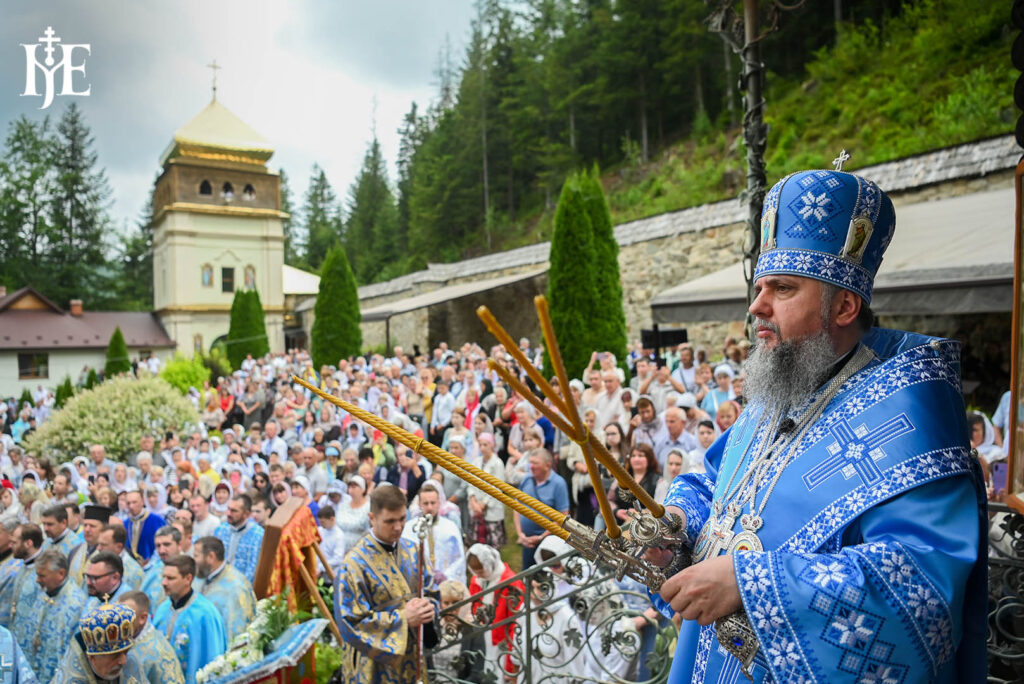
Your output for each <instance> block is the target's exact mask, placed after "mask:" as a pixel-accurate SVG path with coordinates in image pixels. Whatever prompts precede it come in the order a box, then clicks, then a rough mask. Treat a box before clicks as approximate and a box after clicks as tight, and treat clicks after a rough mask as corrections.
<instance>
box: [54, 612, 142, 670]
mask: <svg viewBox="0 0 1024 684" xmlns="http://www.w3.org/2000/svg"><path fill="white" fill-rule="evenodd" d="M134 621H135V612H134V611H133V610H132V609H131V608H129V607H128V606H125V605H121V604H116V603H106V604H104V605H102V606H99V607H97V608H94V609H91V610H88V611H86V613H85V614H84V615H83V616H82V618H81V620H79V622H78V630H77V631H76V632H75V633H74V635H73V637H72V639H71V643H70V644H68V649H67V653H65V654H64V658H63V659H62V660H61V661H60V667H58V668H57V672H56V674H55V675H54V677H53V680H52V681H51V682H50V684H97V683H98V682H118V683H119V684H143V683H144V682H147V680H146V679H145V675H143V673H142V669H141V668H140V667H139V663H138V661H137V660H136V659H135V658H134V657H133V653H132V650H133V649H132V645H133V643H134V639H133V636H132V635H133V634H134ZM121 654H124V655H123V656H122V655H121ZM118 670H119V671H120V672H119V673H118V674H116V675H115V673H116V672H118Z"/></svg>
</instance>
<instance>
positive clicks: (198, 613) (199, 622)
mask: <svg viewBox="0 0 1024 684" xmlns="http://www.w3.org/2000/svg"><path fill="white" fill-rule="evenodd" d="M195 576H196V562H195V561H194V560H193V559H192V558H190V557H188V556H185V555H178V556H174V557H173V558H169V559H167V560H165V561H164V592H166V594H167V598H166V599H164V602H163V603H161V604H160V607H159V608H157V609H156V614H155V615H154V616H153V626H154V627H155V628H156V629H157V631H159V632H161V633H162V634H163V635H164V636H165V637H167V641H169V642H170V644H171V647H172V648H173V649H174V653H175V655H177V656H178V662H179V663H181V670H182V672H184V674H185V679H186V681H189V682H192V681H195V677H196V673H197V672H198V671H199V670H200V669H201V668H203V667H204V666H206V665H207V664H208V663H210V662H211V661H213V660H214V659H215V658H217V656H219V655H221V654H223V653H224V652H225V651H226V650H227V647H228V640H227V634H226V633H225V631H224V618H222V617H221V616H220V613H219V612H218V611H217V608H216V607H214V605H213V604H212V603H210V601H209V600H208V599H207V598H206V597H205V596H203V595H202V594H200V593H199V592H197V591H195V590H193V589H192V582H193V580H194V579H195Z"/></svg>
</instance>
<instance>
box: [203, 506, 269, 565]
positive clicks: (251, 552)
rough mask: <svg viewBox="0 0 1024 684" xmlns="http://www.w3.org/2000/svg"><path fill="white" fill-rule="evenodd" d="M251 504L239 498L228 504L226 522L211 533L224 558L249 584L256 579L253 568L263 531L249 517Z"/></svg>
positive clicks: (258, 558)
mask: <svg viewBox="0 0 1024 684" xmlns="http://www.w3.org/2000/svg"><path fill="white" fill-rule="evenodd" d="M251 509H252V500H251V499H250V498H249V496H248V495H246V494H238V495H236V496H234V497H233V498H232V499H231V501H229V502H228V513H227V520H226V521H225V522H222V523H221V524H220V525H218V526H217V528H216V529H215V530H214V531H213V536H215V537H217V539H220V540H221V541H222V542H224V557H225V559H226V560H227V562H228V563H231V565H232V566H234V568H235V569H236V570H238V571H239V572H240V573H242V574H243V575H245V577H246V579H248V580H249V581H250V582H252V581H253V578H254V577H256V565H257V564H258V563H259V561H260V549H261V548H263V532H264V530H263V527H262V526H261V525H259V524H258V523H256V521H254V520H253V519H252V518H251V517H249V516H250V514H251Z"/></svg>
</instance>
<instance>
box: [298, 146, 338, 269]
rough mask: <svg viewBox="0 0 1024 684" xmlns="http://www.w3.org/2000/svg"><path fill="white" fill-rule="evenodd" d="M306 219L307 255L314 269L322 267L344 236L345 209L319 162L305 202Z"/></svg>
mask: <svg viewBox="0 0 1024 684" xmlns="http://www.w3.org/2000/svg"><path fill="white" fill-rule="evenodd" d="M302 221H303V228H304V232H305V235H306V240H305V245H304V247H305V256H306V263H307V264H309V267H310V268H313V269H318V268H320V264H322V263H323V262H324V257H325V256H326V255H327V252H328V250H330V249H331V247H333V246H334V245H336V244H338V240H339V238H340V237H341V208H340V207H339V206H338V198H337V197H336V196H335V194H334V189H333V188H332V187H331V184H330V182H328V180H327V174H326V173H324V170H323V169H321V168H320V166H319V165H318V164H314V165H313V171H312V172H311V174H310V179H309V188H308V189H307V190H306V199H305V202H304V203H303V205H302Z"/></svg>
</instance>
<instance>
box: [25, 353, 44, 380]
mask: <svg viewBox="0 0 1024 684" xmlns="http://www.w3.org/2000/svg"><path fill="white" fill-rule="evenodd" d="M49 377H50V355H49V354H46V353H42V352H29V353H28V354H18V379H19V380H36V379H38V380H45V379H47V378H49Z"/></svg>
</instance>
